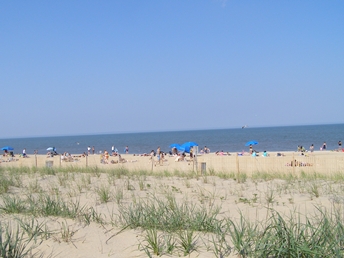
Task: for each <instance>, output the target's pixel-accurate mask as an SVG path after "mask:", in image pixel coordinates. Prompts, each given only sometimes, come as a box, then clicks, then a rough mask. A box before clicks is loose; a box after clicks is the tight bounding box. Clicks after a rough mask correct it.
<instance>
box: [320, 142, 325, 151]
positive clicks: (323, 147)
mask: <svg viewBox="0 0 344 258" xmlns="http://www.w3.org/2000/svg"><path fill="white" fill-rule="evenodd" d="M321 150H326V142H324V143H323V145H322V147H321Z"/></svg>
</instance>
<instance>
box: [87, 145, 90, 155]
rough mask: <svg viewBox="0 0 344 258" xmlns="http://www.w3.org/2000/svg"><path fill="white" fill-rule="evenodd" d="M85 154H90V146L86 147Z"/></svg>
mask: <svg viewBox="0 0 344 258" xmlns="http://www.w3.org/2000/svg"><path fill="white" fill-rule="evenodd" d="M87 153H88V155H90V154H91V147H90V146H88V147H87Z"/></svg>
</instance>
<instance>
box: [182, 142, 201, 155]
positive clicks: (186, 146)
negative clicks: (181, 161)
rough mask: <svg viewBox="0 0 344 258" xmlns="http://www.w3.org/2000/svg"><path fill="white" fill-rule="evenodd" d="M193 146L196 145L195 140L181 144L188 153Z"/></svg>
mask: <svg viewBox="0 0 344 258" xmlns="http://www.w3.org/2000/svg"><path fill="white" fill-rule="evenodd" d="M194 146H198V144H197V143H195V142H185V143H183V144H182V147H183V148H184V149H185V152H186V153H190V149H191V148H192V147H194Z"/></svg>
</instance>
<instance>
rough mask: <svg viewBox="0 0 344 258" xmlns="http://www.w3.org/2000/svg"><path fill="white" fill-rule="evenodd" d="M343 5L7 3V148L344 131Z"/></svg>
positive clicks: (0, 69) (127, 0) (3, 13)
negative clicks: (202, 134)
mask: <svg viewBox="0 0 344 258" xmlns="http://www.w3.org/2000/svg"><path fill="white" fill-rule="evenodd" d="M343 13H344V1H342V0H333V1H318V0H303V1H284V0H281V1H272V0H270V1H264V0H262V1H257V0H245V1H242V0H233V1H230V0H227V1H225V0H222V1H220V0H197V1H196V0H166V1H160V0H145V1H138V0H136V1H134V0H118V1H115V0H108V1H107V0H103V1H88V0H79V1H75V0H61V1H39V0H36V1H1V3H0V46H1V47H0V60H1V62H0V85H1V92H0V101H1V104H2V109H1V111H0V114H1V120H0V121H1V124H2V126H0V139H1V138H21V137H39V136H61V135H85V134H86V135H87V134H102V133H126V132H128V133H129V132H156V131H179V130H201V129H224V128H237V127H239V128H240V127H241V126H243V125H247V126H249V127H269V126H285V125H308V124H336V123H344V115H343V104H344V102H343V96H344V47H343V46H344V29H343V28H344V15H343Z"/></svg>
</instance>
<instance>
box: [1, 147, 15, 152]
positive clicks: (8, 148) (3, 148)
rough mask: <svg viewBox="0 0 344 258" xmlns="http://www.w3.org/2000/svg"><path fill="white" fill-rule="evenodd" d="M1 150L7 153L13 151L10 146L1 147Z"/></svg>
mask: <svg viewBox="0 0 344 258" xmlns="http://www.w3.org/2000/svg"><path fill="white" fill-rule="evenodd" d="M1 150H6V151H9V150H14V149H13V148H12V147H11V146H5V147H2V148H1Z"/></svg>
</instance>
